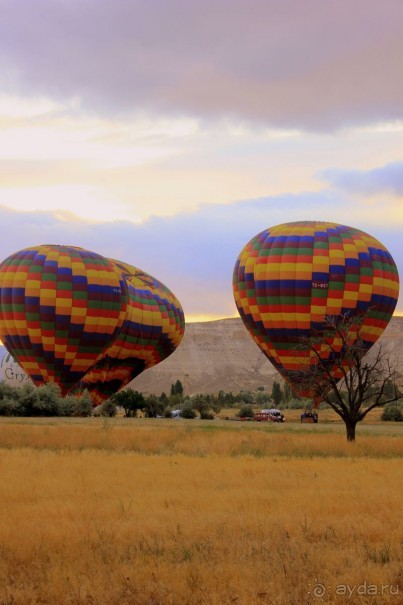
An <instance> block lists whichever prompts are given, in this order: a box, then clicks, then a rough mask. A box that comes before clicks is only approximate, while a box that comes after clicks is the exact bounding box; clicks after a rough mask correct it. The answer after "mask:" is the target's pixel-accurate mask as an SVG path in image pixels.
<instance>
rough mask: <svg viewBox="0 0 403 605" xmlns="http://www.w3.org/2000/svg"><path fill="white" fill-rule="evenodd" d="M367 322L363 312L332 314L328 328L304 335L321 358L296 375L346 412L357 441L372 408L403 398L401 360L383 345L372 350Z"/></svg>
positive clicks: (347, 423) (352, 438)
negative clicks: (359, 425) (361, 424)
mask: <svg viewBox="0 0 403 605" xmlns="http://www.w3.org/2000/svg"><path fill="white" fill-rule="evenodd" d="M362 322H363V317H351V316H348V315H345V316H341V317H340V318H335V317H333V316H332V317H329V318H327V321H326V326H325V331H324V333H322V334H320V335H318V336H313V337H311V338H304V339H301V348H303V349H304V350H305V351H306V350H307V349H308V350H309V351H310V353H311V356H313V357H314V359H315V364H311V365H310V366H309V369H308V370H306V371H303V372H302V371H301V372H297V373H295V372H294V375H293V377H292V380H293V381H294V382H297V383H298V384H299V385H300V386H301V387H303V388H304V389H306V390H310V391H311V392H313V393H314V395H315V399H316V401H325V402H326V403H328V404H329V405H330V407H331V408H332V409H333V410H334V411H335V412H336V414H338V415H339V416H340V418H341V419H342V420H343V422H344V424H345V426H346V434H347V440H348V441H355V431H356V426H357V423H358V422H360V421H361V420H363V419H364V418H365V416H366V415H367V414H368V413H369V412H370V411H371V410H373V409H374V408H376V407H379V406H383V405H385V404H387V403H391V402H396V401H398V400H399V399H402V398H403V394H402V393H400V392H399V389H398V387H397V378H398V372H397V369H396V367H397V364H396V362H392V360H391V357H390V354H389V353H388V352H387V351H386V350H385V349H384V348H383V347H382V345H381V346H379V347H377V348H376V349H375V350H372V351H371V352H370V353H368V349H369V344H368V342H366V341H365V340H364V338H363V334H362V332H363V330H362Z"/></svg>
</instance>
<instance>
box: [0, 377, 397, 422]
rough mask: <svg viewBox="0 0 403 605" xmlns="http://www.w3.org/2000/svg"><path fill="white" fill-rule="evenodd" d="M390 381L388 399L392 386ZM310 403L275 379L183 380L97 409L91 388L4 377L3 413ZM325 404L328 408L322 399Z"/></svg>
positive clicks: (125, 394)
mask: <svg viewBox="0 0 403 605" xmlns="http://www.w3.org/2000/svg"><path fill="white" fill-rule="evenodd" d="M393 388H395V385H394V384H392V383H391V384H390V385H387V386H386V392H385V399H386V400H387V398H388V389H389V390H392V389H393ZM310 404H311V402H310V401H309V400H306V399H298V398H296V397H295V396H294V395H293V394H292V391H291V388H290V387H289V385H288V384H287V383H283V384H281V383H280V382H278V381H274V382H273V385H272V389H271V391H270V392H268V391H266V390H265V388H264V387H258V389H257V390H256V391H240V392H239V393H232V392H225V391H219V393H218V394H216V395H213V394H208V393H207V394H202V393H198V394H196V395H193V396H189V395H186V394H185V391H184V387H183V385H182V383H181V381H180V380H176V382H174V383H173V384H172V385H171V388H170V394H169V395H167V394H166V393H161V395H159V396H157V395H153V394H151V395H148V396H146V395H144V394H143V393H140V392H139V391H136V390H134V389H132V388H130V387H128V388H125V389H123V390H122V391H120V392H119V393H116V394H115V395H113V396H112V397H111V398H110V399H108V400H107V401H105V402H104V403H103V404H102V405H100V406H97V407H95V408H94V406H93V403H92V400H91V396H90V395H89V393H88V392H87V391H84V393H82V394H80V395H68V396H66V397H62V395H61V393H60V389H59V387H58V386H57V385H55V384H54V383H49V384H46V385H44V386H40V387H35V386H33V385H32V384H30V383H27V384H25V385H24V386H22V387H18V388H16V387H11V386H9V385H7V384H6V383H4V382H0V416H81V417H85V416H91V415H100V416H110V417H113V416H115V415H116V414H117V411H118V409H119V408H120V409H122V410H123V413H124V416H125V417H127V418H135V417H137V416H138V415H139V413H141V414H142V415H143V416H145V417H146V418H158V417H165V418H170V417H171V415H172V412H173V411H174V410H180V415H181V417H182V418H189V419H191V418H196V417H197V416H199V417H200V418H201V419H213V418H214V417H215V416H216V414H218V413H219V412H221V410H222V409H225V408H238V412H237V415H238V416H241V417H248V416H249V417H253V416H254V413H255V411H256V410H259V409H264V408H271V407H275V408H278V409H280V410H283V409H293V408H294V409H305V408H309V407H310ZM321 407H329V405H328V404H322V405H321ZM381 418H382V420H385V421H388V420H389V421H395V422H399V421H403V409H402V405H401V404H400V403H394V404H387V405H385V407H384V410H383V414H382V417H381Z"/></svg>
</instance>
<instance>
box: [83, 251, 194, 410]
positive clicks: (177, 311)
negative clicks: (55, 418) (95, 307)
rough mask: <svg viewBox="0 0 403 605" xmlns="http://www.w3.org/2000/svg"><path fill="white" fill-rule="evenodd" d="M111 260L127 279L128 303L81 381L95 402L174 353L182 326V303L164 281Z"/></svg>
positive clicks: (97, 402)
mask: <svg viewBox="0 0 403 605" xmlns="http://www.w3.org/2000/svg"><path fill="white" fill-rule="evenodd" d="M111 263H113V265H114V266H115V268H116V271H117V273H118V274H119V275H120V276H121V277H122V278H123V279H124V280H125V282H126V286H127V292H128V306H127V312H126V316H125V320H124V322H123V325H122V327H121V329H120V331H119V333H118V335H117V337H116V339H115V340H114V341H113V342H112V343H111V346H110V347H109V348H108V349H107V350H106V351H105V353H104V356H103V357H102V359H100V360H99V361H98V362H97V363H96V364H95V366H93V367H92V368H91V369H90V370H89V372H88V373H87V374H86V375H85V376H84V378H83V380H82V382H81V388H86V389H87V390H88V391H90V393H91V397H92V399H93V401H94V403H95V404H96V405H97V404H100V403H102V401H104V400H105V399H108V397H110V396H111V395H113V394H114V393H116V392H117V391H119V390H120V389H122V388H123V387H124V386H126V385H127V384H128V383H129V382H131V380H133V379H134V378H135V377H136V376H138V375H139V374H140V373H141V372H142V371H143V370H145V369H147V368H151V367H152V366H154V365H156V364H157V363H159V362H161V361H163V360H164V359H166V358H167V357H168V356H169V355H170V354H171V353H173V351H174V350H175V349H176V347H177V346H178V345H179V343H180V342H181V340H182V337H183V333H184V328H185V324H184V315H183V310H182V307H181V305H180V303H179V301H178V299H177V298H176V296H175V295H174V294H172V292H171V291H170V290H169V289H168V288H167V287H166V286H165V285H164V284H162V283H161V282H160V281H158V280H157V279H155V278H154V277H152V276H151V275H148V274H147V273H145V272H144V271H141V270H140V269H137V268H136V267H133V266H131V265H128V264H126V263H123V262H120V261H116V260H111Z"/></svg>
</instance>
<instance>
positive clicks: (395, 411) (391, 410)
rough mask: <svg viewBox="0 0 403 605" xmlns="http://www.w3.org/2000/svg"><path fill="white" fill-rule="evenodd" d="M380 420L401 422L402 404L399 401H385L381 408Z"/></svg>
mask: <svg viewBox="0 0 403 605" xmlns="http://www.w3.org/2000/svg"><path fill="white" fill-rule="evenodd" d="M381 420H384V421H386V422H403V410H402V405H401V404H399V403H387V404H386V405H385V407H384V409H383V413H382V416H381Z"/></svg>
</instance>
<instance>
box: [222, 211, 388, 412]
mask: <svg viewBox="0 0 403 605" xmlns="http://www.w3.org/2000/svg"><path fill="white" fill-rule="evenodd" d="M233 290H234V297H235V302H236V305H237V308H238V311H239V313H240V315H241V318H242V320H243V322H244V324H245V326H246V328H247V329H248V331H249V333H250V334H251V336H252V338H253V339H254V340H255V342H256V343H257V344H258V345H259V347H260V348H261V350H262V351H263V353H264V354H265V355H266V357H267V358H268V359H269V360H270V361H271V363H272V364H273V365H274V366H275V368H276V369H277V370H278V371H279V372H280V374H281V375H282V376H283V377H284V378H285V379H286V380H287V381H288V382H289V383H290V384H291V386H292V388H293V390H294V392H295V393H296V394H298V395H299V396H303V397H312V398H313V399H314V400H315V401H316V402H319V401H320V397H319V396H318V393H319V392H320V383H321V376H320V372H317V371H315V366H316V369H317V367H318V358H317V355H319V356H320V359H321V361H323V362H324V366H325V367H326V369H327V370H329V371H330V372H331V373H332V375H333V376H334V377H335V378H336V379H337V380H339V379H340V378H341V376H342V374H341V372H340V363H339V362H340V360H341V363H342V364H343V363H344V362H343V355H344V349H343V347H342V344H341V342H340V338H338V337H337V335H336V334H335V331H334V330H333V331H332V330H329V325H332V324H333V325H334V324H337V322H339V321H340V318H343V317H344V318H346V317H355V318H356V321H357V325H358V326H359V332H360V338H361V339H362V340H363V347H364V350H368V349H369V348H370V347H371V346H372V345H373V344H374V343H375V342H376V340H377V339H378V338H379V336H381V334H382V332H383V331H384V329H385V328H386V326H387V324H388V322H389V320H390V318H391V317H392V315H393V311H394V309H395V306H396V303H397V299H398V295H399V277H398V272H397V268H396V265H395V263H394V261H393V258H392V256H391V255H390V253H389V252H388V250H387V249H386V248H385V247H384V246H383V245H382V244H381V243H380V242H379V241H378V240H376V239H375V238H374V237H371V236H370V235H368V234H366V233H364V232H363V231H360V230H358V229H354V228H352V227H347V226H345V225H339V224H337V223H328V222H316V221H312V222H296V223H286V224H283V225H278V226H275V227H271V228H269V229H266V230H265V231H262V232H261V233H259V234H258V235H256V236H255V237H254V238H253V239H252V240H251V241H250V242H249V243H248V244H246V246H245V247H244V248H243V250H242V251H241V253H240V255H239V257H238V259H237V262H236V264H235V269H234V274H233ZM313 337H315V345H314V349H312V343H313ZM312 370H314V371H312ZM313 375H316V378H315V381H316V382H314V383H312V379H311V377H312V376H313Z"/></svg>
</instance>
